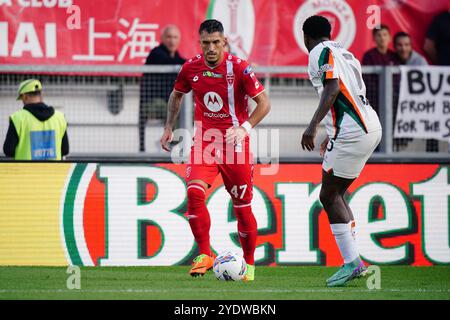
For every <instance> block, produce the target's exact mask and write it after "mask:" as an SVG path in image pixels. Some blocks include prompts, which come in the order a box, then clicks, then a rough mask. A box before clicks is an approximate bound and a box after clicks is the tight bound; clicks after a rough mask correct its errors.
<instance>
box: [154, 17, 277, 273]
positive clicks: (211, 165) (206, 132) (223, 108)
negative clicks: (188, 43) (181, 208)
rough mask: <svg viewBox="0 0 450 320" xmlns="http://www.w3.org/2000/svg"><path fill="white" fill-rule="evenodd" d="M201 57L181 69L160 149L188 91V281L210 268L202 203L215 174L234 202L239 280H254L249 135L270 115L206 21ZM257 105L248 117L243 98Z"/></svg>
mask: <svg viewBox="0 0 450 320" xmlns="http://www.w3.org/2000/svg"><path fill="white" fill-rule="evenodd" d="M199 34H200V46H201V49H202V51H203V54H201V55H200V54H199V55H197V56H196V57H194V58H192V59H190V60H188V61H187V62H186V63H185V64H184V65H183V67H182V68H181V70H180V72H179V74H178V77H177V80H176V82H175V86H174V90H173V91H172V93H171V95H170V98H169V102H168V111H167V121H166V125H165V128H164V133H163V136H162V138H161V146H162V148H163V149H165V150H167V151H169V150H170V148H169V146H168V144H169V142H171V139H172V128H173V126H174V124H175V121H176V118H177V116H178V113H179V111H180V106H181V100H182V98H183V95H184V94H186V93H188V92H189V91H191V90H193V92H194V97H195V104H194V106H195V107H194V108H195V111H194V119H195V131H194V132H195V133H194V142H193V146H192V149H191V156H190V161H189V164H188V165H187V168H186V183H187V186H188V187H187V196H188V211H187V213H186V217H187V218H188V220H189V225H190V226H191V230H192V233H193V235H194V237H195V240H196V242H197V245H198V247H199V251H200V255H199V256H197V257H196V258H195V259H194V261H193V264H192V268H191V270H190V272H189V273H190V275H191V276H199V275H204V274H205V273H206V271H207V270H209V269H211V268H212V266H213V262H214V256H213V253H212V252H211V248H210V241H209V230H210V225H211V220H210V216H209V212H208V209H207V207H206V203H205V194H206V190H207V189H208V188H209V187H210V186H211V184H212V183H213V181H214V179H215V177H216V176H217V175H218V174H219V173H220V174H221V176H222V179H223V181H224V184H225V187H226V189H227V191H228V193H229V194H230V196H231V199H232V201H233V209H234V213H235V215H236V219H237V221H238V223H237V229H238V233H239V239H240V243H241V246H242V250H243V253H244V259H245V261H246V262H247V271H246V274H245V276H244V280H247V281H252V280H254V271H255V266H254V264H255V261H254V252H255V247H256V237H257V225H256V219H255V217H254V215H253V212H252V209H251V201H252V197H253V162H252V158H251V153H250V150H249V133H250V130H251V128H253V127H254V126H255V125H257V124H258V123H259V122H260V121H261V120H262V119H263V118H264V117H265V116H266V115H267V113H268V112H269V110H270V103H269V99H268V97H267V95H266V93H265V92H264V87H263V86H262V85H261V83H260V82H259V81H258V79H257V78H256V76H255V74H254V72H253V70H252V68H251V66H250V65H249V64H248V63H247V62H246V61H244V60H242V59H239V58H238V57H235V56H233V55H231V54H229V53H227V52H225V50H224V46H225V45H226V44H227V40H226V38H225V37H224V29H223V26H222V24H221V23H220V22H219V21H217V20H206V21H204V22H203V23H202V24H201V25H200V28H199ZM249 98H252V99H253V100H254V101H255V102H256V104H257V105H256V108H255V109H254V111H253V112H252V114H251V115H250V116H249V114H248V99H249Z"/></svg>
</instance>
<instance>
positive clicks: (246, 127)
mask: <svg viewBox="0 0 450 320" xmlns="http://www.w3.org/2000/svg"><path fill="white" fill-rule="evenodd" d="M241 127H242V128H244V129H245V131H247V133H250V130H252V125H251V124H250V122H248V121H245V122H244V123H243V124H241Z"/></svg>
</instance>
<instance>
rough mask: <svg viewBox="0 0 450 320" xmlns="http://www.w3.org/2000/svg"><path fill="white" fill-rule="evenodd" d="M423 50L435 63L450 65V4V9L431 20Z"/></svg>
mask: <svg viewBox="0 0 450 320" xmlns="http://www.w3.org/2000/svg"><path fill="white" fill-rule="evenodd" d="M423 50H424V51H425V53H426V54H427V56H428V57H429V58H430V60H431V62H432V63H433V64H437V65H443V66H450V4H449V10H448V11H446V12H443V13H441V14H439V15H437V16H436V17H435V18H434V19H433V21H432V22H431V25H430V27H429V28H428V32H427V35H426V38H425V42H424V45H423Z"/></svg>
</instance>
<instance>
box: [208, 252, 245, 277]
mask: <svg viewBox="0 0 450 320" xmlns="http://www.w3.org/2000/svg"><path fill="white" fill-rule="evenodd" d="M213 270H214V274H215V276H216V278H217V279H218V280H224V281H240V280H242V278H243V277H244V275H245V272H246V271H247V263H246V262H245V260H244V258H243V257H242V256H241V255H239V254H237V253H234V252H232V251H224V252H222V253H220V254H219V255H218V256H217V257H216V259H215V260H214V265H213Z"/></svg>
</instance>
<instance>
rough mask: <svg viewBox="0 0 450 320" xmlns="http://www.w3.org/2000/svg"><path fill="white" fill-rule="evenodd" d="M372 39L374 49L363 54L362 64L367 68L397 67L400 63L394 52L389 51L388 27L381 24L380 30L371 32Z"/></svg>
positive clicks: (389, 35) (389, 34)
mask: <svg viewBox="0 0 450 320" xmlns="http://www.w3.org/2000/svg"><path fill="white" fill-rule="evenodd" d="M372 37H373V40H374V41H375V44H376V47H375V48H372V49H370V50H369V51H367V52H366V53H364V56H363V59H362V64H363V65H367V66H389V65H398V64H399V63H400V61H399V60H398V58H397V55H396V54H395V52H394V51H392V50H391V49H389V43H390V42H391V33H390V31H389V27H388V26H386V25H384V24H382V25H380V28H378V29H373V30H372Z"/></svg>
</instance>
